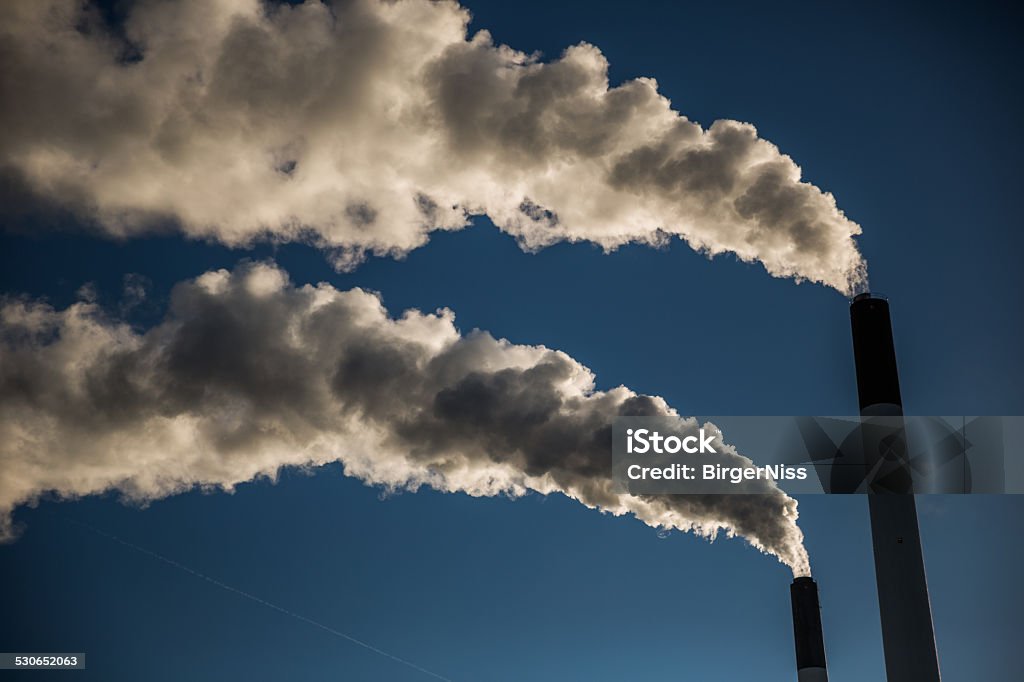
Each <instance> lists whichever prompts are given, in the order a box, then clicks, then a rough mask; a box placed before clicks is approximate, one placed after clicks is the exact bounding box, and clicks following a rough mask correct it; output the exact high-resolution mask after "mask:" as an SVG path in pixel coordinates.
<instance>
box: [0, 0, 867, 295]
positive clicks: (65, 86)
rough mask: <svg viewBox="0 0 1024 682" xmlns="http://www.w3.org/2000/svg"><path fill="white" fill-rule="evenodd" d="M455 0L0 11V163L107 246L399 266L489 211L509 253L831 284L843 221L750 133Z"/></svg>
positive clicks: (47, 4) (845, 248)
mask: <svg viewBox="0 0 1024 682" xmlns="http://www.w3.org/2000/svg"><path fill="white" fill-rule="evenodd" d="M469 18H470V15H469V13H468V12H467V11H466V10H465V9H463V8H462V7H460V6H459V5H458V4H457V3H455V2H429V1H428V0H399V1H397V2H375V1H371V0H351V1H348V2H336V3H331V4H321V3H318V2H307V3H305V4H300V5H297V6H289V5H283V4H281V5H278V4H275V3H264V2H260V1H259V0H192V1H186V2H174V3H167V2H157V1H155V0H141V1H140V2H137V3H136V4H135V5H134V6H133V7H132V8H131V10H130V12H129V13H128V16H127V18H126V19H125V21H124V22H114V23H113V24H111V23H110V22H106V21H104V20H103V17H102V15H101V13H100V12H99V11H98V10H95V9H91V8H90V7H89V6H88V5H85V4H84V3H82V2H80V0H31V1H29V0H26V1H17V0H16V1H14V2H5V3H2V5H0V98H2V102H3V105H2V111H0V172H2V173H3V175H4V176H5V181H6V184H7V185H8V186H9V187H17V188H20V189H19V190H18V192H19V194H20V196H21V197H22V201H23V202H28V201H30V200H36V201H43V202H47V201H48V202H51V203H54V202H56V203H58V204H60V208H61V209H62V210H65V211H71V212H72V213H73V214H75V215H77V217H78V218H79V219H86V220H89V221H91V222H92V223H93V224H94V225H95V226H96V227H97V228H98V229H101V230H103V231H105V232H106V233H108V234H110V235H115V236H131V235H136V234H139V233H142V232H146V231H151V230H154V229H168V228H170V227H174V228H175V229H178V230H180V231H182V232H184V233H185V234H186V235H189V236H192V237H197V238H204V239H213V240H217V241H220V242H223V243H226V244H230V245H246V244H250V243H252V242H253V241H254V240H258V239H272V240H276V241H295V240H299V241H304V242H308V243H312V244H315V245H318V246H320V247H322V248H324V249H325V250H326V251H327V252H328V253H329V254H330V257H331V258H332V260H333V262H334V263H335V264H336V265H337V266H338V267H339V268H348V267H352V266H354V265H356V264H357V263H358V262H359V261H360V259H362V258H363V257H364V255H365V254H366V253H367V252H373V253H377V254H390V255H395V256H400V255H402V254H404V253H407V252H408V251H410V250H411V249H415V248H417V247H419V246H421V245H423V244H424V243H426V241H427V239H428V237H429V234H430V232H431V231H433V230H454V229H459V228H462V227H464V226H465V225H467V224H468V222H469V220H470V218H471V217H472V216H474V215H487V216H488V217H489V218H490V219H491V220H493V221H494V223H495V224H496V225H497V226H498V227H499V228H500V229H501V230H503V231H505V232H507V233H508V234H510V235H513V236H514V237H515V238H516V239H517V240H518V242H519V243H520V244H521V246H522V247H523V248H524V249H527V250H536V249H540V248H543V247H545V246H548V245H550V244H553V243H556V242H561V241H569V242H578V241H587V242H592V243H595V244H598V245H600V246H601V247H603V248H604V249H607V250H611V249H615V248H616V247H618V246H621V245H623V244H626V243H630V242H640V243H647V244H652V245H659V244H663V243H665V242H666V241H667V240H669V239H670V238H672V237H680V238H682V239H684V240H685V241H686V242H687V243H689V245H690V246H691V247H693V248H694V249H697V250H700V251H701V252H704V253H706V254H709V255H715V254H720V253H732V254H735V255H736V256H737V257H738V258H740V259H741V260H743V261H748V262H760V263H761V264H762V265H763V266H764V267H765V268H766V269H767V271H768V272H769V273H771V274H772V275H774V276H777V277H793V278H796V279H797V280H810V281H813V282H821V283H824V284H827V285H829V286H832V287H835V288H836V289H838V290H840V291H842V292H845V293H849V292H851V291H853V290H854V289H855V288H857V287H858V286H859V285H860V283H861V282H862V280H863V279H864V277H865V266H864V262H863V260H862V258H861V256H860V254H859V252H858V250H857V247H856V244H855V242H854V239H853V237H854V236H855V235H857V234H859V233H860V228H859V226H858V225H857V224H856V223H854V222H852V221H850V220H849V219H847V218H846V217H845V216H844V215H843V213H842V212H841V211H840V210H839V209H838V208H837V207H836V204H835V200H834V199H833V197H832V195H831V194H829V193H828V192H823V191H822V190H820V189H818V188H817V187H815V186H814V185H811V184H809V183H806V182H802V181H801V171H800V168H799V167H798V166H797V165H796V164H795V163H794V162H793V160H792V159H791V158H790V157H788V156H786V155H784V154H782V153H781V152H780V151H779V150H778V148H777V147H775V146H774V145H773V144H771V143H770V142H768V141H766V140H763V139H760V138H759V137H758V135H757V131H756V130H755V128H754V127H753V126H752V125H750V124H747V123H741V122H737V121H730V120H720V121H717V122H715V123H714V124H713V125H711V126H710V127H709V128H707V129H706V130H705V129H703V128H702V127H701V126H700V125H698V124H696V123H694V122H691V121H689V120H687V119H686V118H685V117H684V116H682V115H680V114H679V113H677V112H676V111H674V110H673V109H672V108H671V103H670V102H669V100H668V99H667V98H665V97H664V96H663V95H661V94H659V92H658V88H657V83H656V82H655V81H654V80H653V79H650V78H637V79H635V80H629V81H626V82H623V83H621V84H619V85H615V86H614V87H611V86H610V85H609V82H608V63H607V61H606V60H605V58H604V56H603V55H602V54H601V52H600V50H599V49H598V48H597V47H595V46H593V45H590V44H587V43H581V44H578V45H574V46H571V47H569V48H568V49H566V50H565V52H564V53H563V54H562V55H561V56H560V57H558V58H557V59H553V60H551V61H547V62H544V61H542V60H541V59H540V58H539V57H538V56H537V55H530V54H525V53H523V52H518V51H516V50H514V49H512V48H511V47H507V46H504V45H498V44H495V43H494V42H493V40H492V39H491V36H490V35H489V34H488V33H487V32H486V31H478V32H476V33H474V34H472V35H470V34H469V33H468V32H467V27H468V23H469Z"/></svg>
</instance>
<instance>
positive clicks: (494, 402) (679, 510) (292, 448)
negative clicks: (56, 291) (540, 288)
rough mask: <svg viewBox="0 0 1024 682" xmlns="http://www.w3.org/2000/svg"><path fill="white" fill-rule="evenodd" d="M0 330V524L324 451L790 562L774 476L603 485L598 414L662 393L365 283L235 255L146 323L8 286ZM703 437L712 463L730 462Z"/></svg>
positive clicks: (379, 476) (801, 570) (367, 474)
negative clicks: (746, 547) (47, 497)
mask: <svg viewBox="0 0 1024 682" xmlns="http://www.w3.org/2000/svg"><path fill="white" fill-rule="evenodd" d="M0 344H2V345H0V536H3V537H7V538H9V537H11V536H12V533H13V528H12V519H11V513H12V510H13V509H14V508H15V507H16V506H17V505H19V504H24V503H26V502H31V501H33V500H35V499H37V498H38V497H39V496H40V495H41V494H43V493H46V492H51V491H52V492H55V493H57V494H58V495H59V496H62V497H76V496H80V495H88V494H93V493H99V492H102V491H107V490H112V489H116V490H120V491H122V493H123V494H124V495H125V496H126V497H127V498H129V499H132V500H139V501H145V500H150V499H154V498H158V497H162V496H165V495H170V494H173V493H176V492H180V491H184V490H188V489H191V488H193V487H196V486H210V487H222V488H226V489H230V488H231V487H232V486H234V485H235V484H237V483H240V482H243V481H248V480H251V479H253V478H255V477H258V476H269V477H274V476H275V475H276V473H277V472H278V470H279V469H280V468H281V467H282V466H289V465H291V466H315V465H321V464H325V463H327V462H335V461H338V462H341V463H342V464H343V465H344V467H345V471H346V473H348V474H349V475H352V476H356V477H359V478H360V479H362V480H364V481H367V482H369V483H372V484H376V485H382V486H385V487H387V488H394V489H415V488H417V487H418V486H421V485H427V486H430V487H433V488H436V489H438V490H444V491H462V492H466V493H468V494H470V495H497V494H508V495H513V496H517V495H522V494H524V493H526V492H527V491H531V490H533V491H538V492H540V493H545V494H547V493H553V492H561V493H563V494H565V495H567V496H569V497H571V498H573V499H576V500H578V501H580V502H581V503H583V504H585V505H587V506H588V507H593V508H598V509H600V510H602V511H605V512H610V513H612V514H616V515H618V514H626V513H631V514H633V515H635V516H636V517H637V518H639V519H640V520H642V521H643V522H644V523H647V524H648V525H651V526H654V527H661V528H678V529H681V530H684V531H693V532H695V533H697V534H700V535H703V536H708V537H713V536H714V535H715V534H717V533H719V532H725V533H727V534H728V535H739V536H742V537H744V538H746V539H747V540H748V541H749V542H750V544H752V545H753V546H755V547H757V548H758V549H761V550H762V551H765V552H768V553H771V554H774V555H775V556H777V557H778V558H779V559H780V560H781V561H783V562H784V563H786V564H787V565H789V566H790V567H791V568H792V569H793V571H794V573H795V574H797V575H805V574H807V573H808V572H809V566H808V561H807V554H806V552H805V551H804V547H803V544H802V542H803V535H802V533H801V532H800V529H799V528H798V527H797V525H796V519H797V503H796V501H795V500H793V499H791V498H789V497H787V496H786V495H785V493H783V492H782V491H780V490H779V489H778V488H776V487H775V485H774V484H773V483H769V482H767V481H752V482H751V485H752V486H759V487H760V488H763V493H764V494H762V495H707V496H697V495H691V496H648V497H642V498H641V497H632V496H629V495H620V494H617V493H615V492H613V491H612V482H611V425H612V421H613V419H614V417H615V416H618V415H632V416H642V415H652V416H653V415H673V416H676V413H675V412H674V411H673V410H672V409H671V408H670V407H669V406H668V405H667V404H666V403H665V401H664V400H662V399H661V398H658V397H655V396H646V395H638V394H636V393H634V392H632V391H630V390H629V389H627V388H625V387H621V386H620V387H618V388H615V389H612V390H609V391H597V390H594V377H593V375H592V374H591V372H590V371H589V370H588V369H587V368H586V367H583V366H582V365H580V364H579V363H578V362H576V361H575V360H573V359H572V358H571V357H569V356H568V355H566V354H564V353H561V352H558V351H554V350H549V349H547V348H544V347H543V346H522V345H515V344H512V343H509V342H508V341H505V340H498V339H495V338H493V337H492V336H490V335H488V334H487V333H485V332H473V333H471V334H468V335H466V336H463V335H461V334H460V333H459V331H458V330H457V329H456V327H455V325H454V318H453V315H452V313H451V312H450V311H448V310H440V311H438V312H437V313H435V314H423V313H420V312H418V311H414V310H412V311H407V312H406V313H405V314H403V315H402V316H401V317H400V318H391V317H389V316H388V314H387V311H386V310H385V309H384V308H383V306H382V304H381V301H380V300H379V298H378V297H377V296H375V295H374V294H371V293H368V292H366V291H363V290H360V289H353V290H351V291H347V292H342V291H338V290H336V289H334V288H333V287H331V286H330V285H328V284H323V283H321V284H318V285H316V286H310V285H307V286H302V287H296V286H294V285H292V284H291V283H289V281H288V278H287V276H286V274H285V273H284V272H282V271H281V270H280V269H278V268H277V267H276V266H274V265H271V264H262V263H261V264H247V265H243V266H240V267H239V268H237V269H236V270H235V271H233V272H227V271H225V270H218V271H214V272H207V273H206V274H204V275H202V276H201V277H198V278H197V279H195V280H190V281H187V282H184V283H181V284H179V285H178V286H177V287H176V288H175V290H174V292H173V294H172V297H171V305H170V309H169V311H168V312H167V314H166V316H165V318H164V319H163V321H162V322H161V323H160V324H158V325H157V326H155V327H153V328H152V329H150V330H149V331H147V332H145V333H139V332H137V331H134V330H133V329H132V328H131V327H129V326H128V325H127V324H125V323H124V322H121V321H118V320H117V319H113V318H110V317H107V316H106V315H105V314H104V313H103V312H102V311H101V309H100V308H98V307H97V305H96V304H95V303H93V302H89V301H82V302H79V303H76V304H73V305H71V306H70V307H68V308H66V309H64V310H55V309H53V308H52V307H50V306H48V305H46V304H44V303H41V302H37V301H31V300H27V299H18V300H11V299H9V300H7V301H5V302H4V303H3V305H2V306H0ZM678 419H679V420H680V428H681V429H685V430H690V431H692V432H696V429H697V427H698V424H697V422H696V421H695V420H693V419H689V420H687V419H684V418H682V417H678ZM717 444H718V445H719V447H718V448H717V449H718V451H719V453H720V454H718V455H707V457H713V458H716V459H715V460H713V461H717V462H720V463H722V464H724V465H727V466H742V465H743V464H747V463H749V460H748V459H747V458H745V457H742V456H740V455H738V454H736V452H735V450H734V449H732V448H731V447H729V446H726V445H724V444H722V443H721V442H720V441H717Z"/></svg>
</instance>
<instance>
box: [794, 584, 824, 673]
mask: <svg viewBox="0 0 1024 682" xmlns="http://www.w3.org/2000/svg"><path fill="white" fill-rule="evenodd" d="M789 596H790V599H791V600H792V602H793V641H794V642H795V643H796V671H797V672H796V674H797V681H798V682H828V671H827V670H826V669H825V640H824V638H823V637H822V632H821V610H820V608H819V606H818V585H817V584H816V583H815V582H814V580H813V579H811V578H809V577H801V578H797V579H796V580H794V581H793V584H792V585H790V586H789Z"/></svg>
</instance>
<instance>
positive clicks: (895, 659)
mask: <svg viewBox="0 0 1024 682" xmlns="http://www.w3.org/2000/svg"><path fill="white" fill-rule="evenodd" d="M850 322H851V326H852V329H853V354H854V360H855V362H856V365H857V394H858V397H859V401H860V413H861V416H864V417H878V416H883V417H902V416H903V400H902V398H901V396H900V381H899V375H898V372H897V370H896V350H895V345H894V343H893V335H892V322H891V320H890V317H889V303H888V301H886V300H885V299H884V298H882V297H880V296H876V295H872V294H870V293H864V294H860V295H859V296H857V297H856V298H854V299H853V302H852V303H851V304H850ZM896 438H897V440H899V441H901V442H895V443H894V442H893V441H892V436H889V438H888V440H887V442H885V443H878V446H877V447H866V448H865V467H866V469H867V472H868V475H869V478H868V482H869V488H870V489H869V490H868V493H869V494H868V509H869V511H870V515H871V540H872V544H873V545H874V554H875V580H876V582H877V585H878V610H879V614H880V616H881V620H882V643H883V646H884V648H885V672H886V677H887V678H888V681H889V682H939V679H940V677H939V658H938V653H937V652H936V648H935V633H934V629H933V627H932V611H931V603H930V601H929V597H928V583H927V581H926V579H925V573H924V556H923V554H922V552H921V536H920V532H919V530H918V525H917V507H916V505H915V503H914V494H913V492H914V491H913V483H912V478H911V474H910V468H909V467H908V466H907V462H906V459H905V455H906V452H907V450H906V447H905V443H904V442H902V439H903V438H904V435H903V433H902V429H897V431H896ZM868 440H870V439H869V438H868V437H867V435H865V441H866V442H867V441H868ZM882 446H884V447H882ZM880 473H881V474H884V475H879V474H880Z"/></svg>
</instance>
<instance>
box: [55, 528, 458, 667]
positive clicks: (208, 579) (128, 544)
mask: <svg viewBox="0 0 1024 682" xmlns="http://www.w3.org/2000/svg"><path fill="white" fill-rule="evenodd" d="M62 518H64V519H65V520H66V521H69V522H71V523H74V524H75V525H78V526H81V527H82V528H86V529H88V530H90V531H92V532H93V533H96V534H97V535H101V536H103V537H105V538H107V539H109V540H113V541H114V542H117V543H119V544H122V545H124V546H125V547H128V548H130V549H134V550H135V551H137V552H141V553H142V554H145V555H147V556H150V557H152V558H154V559H157V560H159V561H162V562H164V563H165V564H168V565H170V566H174V567H175V568H179V569H181V570H182V571H185V572H186V573H191V574H192V575H194V576H195V577H197V578H202V579H203V580H205V581H206V582H208V583H211V584H213V585H216V586H217V587H219V588H221V589H223V590H227V591H228V592H233V593H235V594H237V595H239V596H240V597H245V598H246V599H249V600H250V601H254V602H256V603H257V604H262V605H263V606H266V607H268V608H271V609H273V610H275V611H278V612H279V613H283V614H285V615H286V616H291V617H292V618H295V619H296V620H301V621H302V622H303V623H307V624H309V625H312V626H314V627H317V628H320V629H321V630H323V631H325V632H329V633H330V634H332V635H334V636H336V637H341V638H342V639H344V640H347V641H349V642H352V643H353V644H358V645H359V646H361V647H363V648H364V649H369V650H370V651H372V652H374V653H375V654H380V655H381V656H384V657H385V658H390V659H391V660H392V661H395V662H396V663H401V664H402V665H404V666H408V667H410V668H412V669H413V670H418V671H419V672H421V673H423V674H424V675H429V676H431V677H433V678H435V679H438V680H445V682H454V681H453V680H452V679H451V678H449V677H445V676H444V675H439V674H438V673H435V672H433V671H431V670H427V669H426V668H424V667H422V666H419V665H416V664H415V663H413V662H412V661H408V660H406V659H404V658H401V657H399V656H395V655H394V654H389V653H388V652H386V651H384V650H383V649H378V648H377V647H375V646H373V645H372V644H369V643H367V642H364V641H363V640H361V639H357V638H356V637H353V636H352V635H347V634H345V633H344V632H341V631H340V630H335V629H334V628H332V627H330V626H329V625H324V624H323V623H320V622H317V621H315V620H313V619H312V618H307V617H306V616H303V615H302V614H299V613H295V612H294V611H289V610H288V609H286V608H284V607H282V606H278V605H277V604H273V603H271V602H269V601H267V600H266V599H261V598H260V597H257V596H256V595H254V594H249V593H248V592H246V591H244V590H240V589H238V588H237V587H232V586H231V585H228V584H227V583H223V582H221V581H220V580H217V579H216V578H211V577H210V576H208V575H206V574H205V573H201V572H199V571H197V570H195V569H192V568H189V567H188V566H186V565H184V564H182V563H179V562H177V561H175V560H174V559H169V558H167V557H165V556H164V555H162V554H158V553H156V552H154V551H152V550H150V549H146V548H145V547H141V546H139V545H136V544H135V543H134V542H129V541H128V540H124V539H122V538H119V537H118V536H116V535H113V534H111V533H108V532H106V531H103V530H100V529H99V528H96V527H95V526H93V525H90V524H88V523H85V522H84V521H78V520H76V519H71V518H67V517H62Z"/></svg>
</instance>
